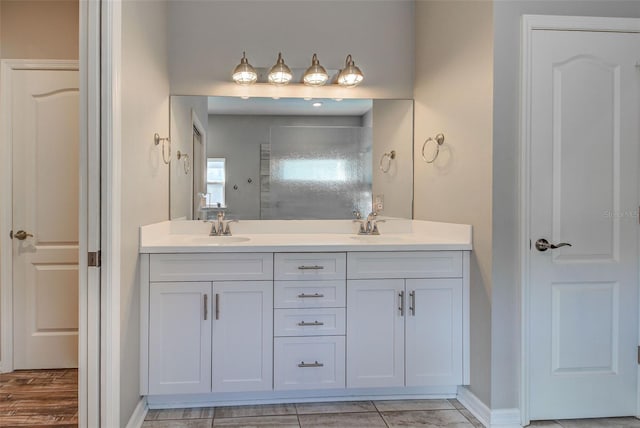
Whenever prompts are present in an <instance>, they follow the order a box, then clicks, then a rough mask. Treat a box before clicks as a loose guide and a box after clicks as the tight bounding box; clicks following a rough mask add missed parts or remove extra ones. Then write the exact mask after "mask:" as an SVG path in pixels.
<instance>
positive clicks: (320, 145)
mask: <svg viewBox="0 0 640 428" xmlns="http://www.w3.org/2000/svg"><path fill="white" fill-rule="evenodd" d="M270 142H271V157H270V162H269V175H270V188H269V195H268V198H267V197H265V198H263V201H265V202H267V201H268V202H267V203H266V204H264V205H263V206H262V207H261V208H262V209H261V211H262V218H265V219H346V218H352V216H353V215H352V212H353V211H354V210H359V211H361V212H363V213H365V215H366V213H368V212H369V211H370V210H371V145H372V133H371V128H364V127H332V126H277V127H272V128H271V132H270ZM265 196H266V195H265Z"/></svg>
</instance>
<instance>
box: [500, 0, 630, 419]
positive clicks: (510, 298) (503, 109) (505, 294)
mask: <svg viewBox="0 0 640 428" xmlns="http://www.w3.org/2000/svg"><path fill="white" fill-rule="evenodd" d="M523 14H541V15H573V16H580V15H584V16H618V17H627V18H632V17H633V18H640V1H637V0H631V1H616V0H599V1H590V0H586V1H579V0H553V1H541V0H537V1H496V2H495V3H494V7H493V20H494V52H495V53H494V70H495V73H494V93H493V100H494V107H493V127H494V140H493V165H494V168H493V195H494V197H493V213H494V216H493V293H492V337H493V343H492V366H493V370H492V380H491V384H492V398H491V404H492V407H493V408H498V409H499V408H514V407H518V394H519V369H520V368H519V360H520V353H519V352H520V349H519V347H520V314H519V309H518V308H519V306H520V301H519V299H520V296H519V290H518V287H519V285H518V275H519V273H518V205H519V187H518V186H519V184H518V183H519V174H520V172H519V164H518V163H519V158H520V153H519V149H518V144H519V134H518V124H519V116H518V114H519V110H520V104H519V91H520V87H519V76H520V74H519V73H520V17H521V15H523Z"/></svg>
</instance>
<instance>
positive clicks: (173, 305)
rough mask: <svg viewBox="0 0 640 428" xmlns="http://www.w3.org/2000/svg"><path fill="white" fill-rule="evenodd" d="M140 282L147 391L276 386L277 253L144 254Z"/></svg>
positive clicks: (144, 385) (143, 384) (144, 386)
mask: <svg viewBox="0 0 640 428" xmlns="http://www.w3.org/2000/svg"><path fill="white" fill-rule="evenodd" d="M177 279H181V280H180V281H178V280H177ZM141 285H142V287H141V315H142V316H141V350H140V351H141V379H140V380H141V382H140V385H141V386H140V389H141V393H142V394H144V395H163V394H186V393H207V392H238V391H265V390H267V391H268V390H272V388H273V254H272V253H242V254H229V253H224V254H150V255H148V254H144V255H142V256H141Z"/></svg>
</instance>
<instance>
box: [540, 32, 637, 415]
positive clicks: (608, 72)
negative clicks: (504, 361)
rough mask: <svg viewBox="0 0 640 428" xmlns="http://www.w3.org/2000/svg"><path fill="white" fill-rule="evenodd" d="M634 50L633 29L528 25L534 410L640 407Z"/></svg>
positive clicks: (619, 411) (621, 411) (626, 410)
mask: <svg viewBox="0 0 640 428" xmlns="http://www.w3.org/2000/svg"><path fill="white" fill-rule="evenodd" d="M639 59H640V34H633V33H614V32H585V31H541V30H535V31H533V35H532V57H531V59H530V61H531V64H532V65H531V106H530V108H531V160H530V171H531V188H530V189H531V199H530V204H529V206H530V207H531V208H530V218H531V228H530V240H531V253H530V268H531V269H530V278H529V290H530V294H529V297H530V301H529V311H528V313H529V314H530V318H529V320H530V322H529V326H530V329H529V333H530V373H529V375H530V376H529V377H530V403H529V405H530V407H529V411H530V418H531V419H555V418H578V417H601V416H622V415H635V414H636V404H637V401H636V397H637V390H636V389H637V370H638V366H637V355H638V354H637V345H638V227H639V226H638V205H639V200H638V195H639V189H638V169H639V165H640V164H639V154H638V153H639V151H638V145H639V143H640V138H639V133H638V123H639V121H638V118H639V117H640V116H639V115H640V111H639V97H638V93H639V88H640V85H639V84H638V82H639V81H640V73H639V71H638V68H637V67H636V63H637V61H638V60H639ZM539 239H546V240H547V241H548V242H549V243H550V244H560V243H561V242H566V243H570V244H571V246H564V247H560V248H557V249H552V248H550V249H548V250H546V251H540V250H539V249H537V248H536V241H537V240H539ZM542 244H544V243H542Z"/></svg>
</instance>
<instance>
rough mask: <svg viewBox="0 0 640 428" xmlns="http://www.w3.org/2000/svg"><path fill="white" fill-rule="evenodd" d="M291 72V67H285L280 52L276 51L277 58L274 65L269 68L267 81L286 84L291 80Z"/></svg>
mask: <svg viewBox="0 0 640 428" xmlns="http://www.w3.org/2000/svg"><path fill="white" fill-rule="evenodd" d="M292 77H293V74H292V73H291V69H290V68H289V67H287V64H285V63H284V59H282V53H280V52H278V60H277V61H276V63H275V65H274V66H273V67H271V70H269V83H272V84H274V85H286V84H287V83H289V81H291V78H292Z"/></svg>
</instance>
